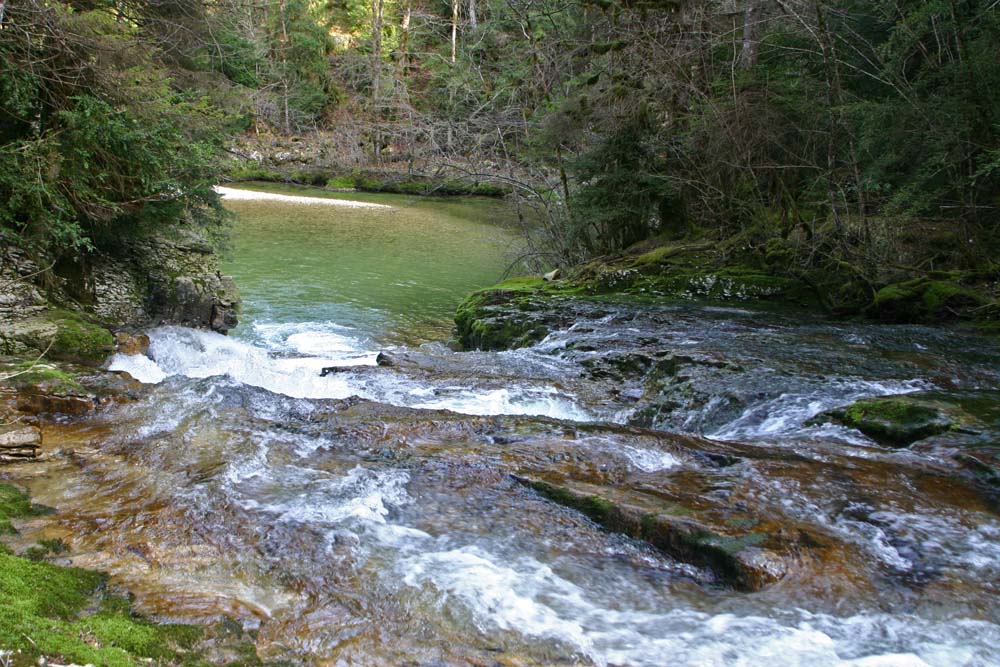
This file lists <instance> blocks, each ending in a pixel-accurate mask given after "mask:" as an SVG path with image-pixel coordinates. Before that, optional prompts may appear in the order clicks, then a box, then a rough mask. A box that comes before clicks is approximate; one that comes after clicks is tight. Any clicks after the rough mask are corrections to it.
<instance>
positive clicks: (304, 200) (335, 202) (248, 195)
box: [215, 185, 392, 210]
mask: <svg viewBox="0 0 1000 667" xmlns="http://www.w3.org/2000/svg"><path fill="white" fill-rule="evenodd" d="M215 191H216V192H217V193H219V194H220V195H221V196H222V198H223V199H228V200H230V201H260V200H266V201H278V202H283V203H285V204H313V205H320V206H340V207H343V208H380V209H384V210H392V206H386V205H385V204H372V203H370V202H363V201H353V200H349V199H331V198H327V197H302V196H299V195H279V194H276V193H273V192H259V191H257V190H240V189H237V188H227V187H223V186H221V185H217V186H215Z"/></svg>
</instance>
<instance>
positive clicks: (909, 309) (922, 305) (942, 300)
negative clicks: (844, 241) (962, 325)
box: [872, 278, 986, 322]
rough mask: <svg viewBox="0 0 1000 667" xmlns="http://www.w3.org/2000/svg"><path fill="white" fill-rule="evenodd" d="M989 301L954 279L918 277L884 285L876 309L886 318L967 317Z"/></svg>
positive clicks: (888, 319) (877, 296) (919, 319)
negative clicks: (973, 310)
mask: <svg viewBox="0 0 1000 667" xmlns="http://www.w3.org/2000/svg"><path fill="white" fill-rule="evenodd" d="M985 303H986V298H985V297H984V296H983V295H982V294H980V293H979V292H977V291H975V290H973V289H971V288H968V287H964V286H962V285H960V284H959V283H957V282H955V281H953V280H932V279H929V278H918V279H916V280H911V281H907V282H903V283H895V284H892V285H887V286H885V287H883V288H882V289H880V290H879V291H878V293H876V295H875V300H874V302H873V304H872V309H873V311H874V314H875V315H876V317H878V318H879V319H881V320H885V321H890V322H928V321H942V320H953V319H958V318H961V317H965V316H967V315H968V314H969V312H970V311H971V310H972V309H974V308H978V307H980V306H982V305H983V304H985Z"/></svg>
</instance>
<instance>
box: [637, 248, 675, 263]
mask: <svg viewBox="0 0 1000 667" xmlns="http://www.w3.org/2000/svg"><path fill="white" fill-rule="evenodd" d="M674 251H675V248H674V247H672V246H660V247H659V248H654V249H652V250H650V251H649V252H646V253H643V254H641V255H639V256H638V257H636V258H635V264H636V266H649V265H651V264H658V263H660V262H661V261H662V260H663V258H664V257H666V256H667V255H668V254H670V253H671V252H674Z"/></svg>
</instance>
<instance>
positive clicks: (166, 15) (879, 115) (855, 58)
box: [0, 0, 1000, 316]
mask: <svg viewBox="0 0 1000 667" xmlns="http://www.w3.org/2000/svg"><path fill="white" fill-rule="evenodd" d="M0 7H2V8H3V10H2V11H3V13H2V14H0V17H2V19H0V230H2V233H3V235H4V241H5V243H7V244H15V245H19V246H21V247H23V248H25V249H27V250H28V251H30V252H31V253H34V254H35V255H37V256H39V257H45V258H51V259H55V258H57V257H59V256H74V255H77V254H79V253H85V252H87V251H88V250H90V249H92V248H94V247H100V246H102V245H108V244H112V243H113V242H114V239H116V238H118V237H120V236H121V235H122V234H130V233H137V232H138V231H139V230H142V229H147V228H150V227H156V226H161V225H167V224H177V223H184V224H190V223H201V224H207V225H213V224H215V223H218V222H219V221H220V220H221V218H222V216H221V213H220V209H219V207H218V202H217V200H216V198H215V196H214V194H213V193H212V191H211V186H212V185H213V184H214V183H216V182H217V181H218V179H219V178H220V176H221V174H222V171H223V170H224V169H226V168H227V166H226V165H227V164H228V165H230V167H231V164H232V160H231V157H232V156H231V155H230V154H229V153H227V148H231V147H232V146H233V140H234V138H238V137H240V136H241V135H248V134H249V135H254V136H258V137H260V136H265V137H267V136H292V135H294V136H296V137H299V138H300V140H301V141H306V142H308V141H310V137H312V136H317V135H319V134H322V135H323V136H324V137H326V139H325V140H326V141H328V142H332V145H334V146H336V151H335V154H334V155H330V156H328V158H327V159H328V162H329V164H328V165H326V166H330V167H332V168H334V169H335V170H336V169H337V168H342V169H349V168H356V167H358V166H361V167H364V168H368V169H381V170H385V171H395V172H399V171H414V170H416V171H424V172H429V171H435V172H436V173H445V172H442V170H446V173H447V174H448V175H449V177H451V178H462V177H465V178H469V179H472V180H475V181H477V182H480V181H489V182H496V183H501V184H504V185H505V186H507V187H510V188H511V189H512V191H513V193H514V194H515V196H514V198H515V199H516V200H517V203H518V206H519V208H520V209H521V210H522V211H524V210H526V209H527V207H529V206H530V207H532V208H533V209H534V211H535V215H533V216H531V220H533V221H534V222H533V225H534V226H533V228H532V229H533V232H532V234H533V235H532V245H531V247H532V249H533V251H534V256H535V259H536V260H537V261H538V265H539V266H543V265H544V266H552V265H559V264H561V265H567V264H576V263H579V262H582V261H585V260H587V259H590V258H593V257H599V256H605V255H608V254H613V253H616V252H620V251H622V250H624V249H626V248H628V247H630V246H633V245H634V244H636V243H639V242H643V241H646V240H648V239H650V238H655V239H658V242H662V243H665V244H667V243H669V244H674V245H683V244H685V243H692V242H705V241H712V242H714V243H716V247H717V248H718V249H720V252H721V253H722V256H723V260H724V261H728V262H742V263H750V264H753V265H755V266H757V267H759V268H762V269H764V270H768V271H773V272H775V273H778V274H782V275H787V276H793V277H798V278H801V279H803V280H805V281H807V282H810V283H811V284H815V285H817V286H819V287H820V288H821V289H822V291H823V294H824V300H825V302H826V303H827V305H828V306H830V307H831V308H834V309H845V310H851V309H859V308H863V307H865V306H866V305H867V304H869V303H871V301H872V300H873V299H874V298H875V296H876V295H877V294H878V292H879V290H881V289H883V288H885V287H886V286H887V285H891V284H900V283H902V284H904V285H905V284H908V283H907V281H911V283H909V284H912V281H914V280H917V281H920V280H926V279H927V278H926V277H927V276H932V277H935V278H936V279H938V278H940V277H941V276H944V277H946V278H947V279H948V280H949V281H950V282H949V285H951V287H949V288H947V289H950V290H953V291H954V294H950V296H955V295H958V296H960V297H961V299H959V301H961V302H962V303H960V304H959V305H962V306H963V307H964V308H965V309H966V310H967V311H969V312H975V313H977V314H980V315H982V314H985V316H991V315H990V314H991V313H993V314H995V313H996V307H995V306H990V305H989V301H990V300H991V299H994V298H995V293H993V292H994V291H995V285H996V279H997V272H998V270H1000V266H998V260H997V258H998V256H1000V254H998V249H1000V57H998V55H997V54H998V53H1000V3H998V2H996V0H706V1H704V2H696V1H694V0H649V1H642V0H637V1H634V2H633V1H631V0H628V1H625V2H620V1H618V0H582V1H579V2H575V1H571V0H451V1H450V2H449V1H447V0H326V1H322V0H312V1H310V0H249V1H243V0H152V1H149V0H73V1H71V2H62V1H59V0H8V2H7V3H6V5H5V6H4V5H0ZM226 157H228V158H230V159H229V160H228V161H226V160H224V159H223V158H226ZM970 288H975V291H967V290H969V289H970ZM946 296H949V295H946ZM956 303H958V302H956Z"/></svg>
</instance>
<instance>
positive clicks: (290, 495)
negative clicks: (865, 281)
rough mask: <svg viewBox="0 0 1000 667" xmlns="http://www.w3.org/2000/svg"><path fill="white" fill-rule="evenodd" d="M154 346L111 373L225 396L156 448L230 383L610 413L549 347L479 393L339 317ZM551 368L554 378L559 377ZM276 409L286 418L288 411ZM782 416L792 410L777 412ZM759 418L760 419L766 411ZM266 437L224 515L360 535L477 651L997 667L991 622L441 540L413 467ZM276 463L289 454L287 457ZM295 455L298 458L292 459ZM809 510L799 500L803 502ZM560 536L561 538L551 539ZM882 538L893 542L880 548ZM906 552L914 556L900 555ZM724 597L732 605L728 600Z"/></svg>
mask: <svg viewBox="0 0 1000 667" xmlns="http://www.w3.org/2000/svg"><path fill="white" fill-rule="evenodd" d="M151 339H152V345H151V347H150V349H149V354H148V356H143V355H133V356H125V355H118V356H116V357H115V358H114V360H113V362H112V368H114V369H116V370H123V371H127V372H129V373H130V374H132V375H133V376H134V377H136V378H137V379H139V380H141V381H143V382H147V383H160V382H163V381H165V380H166V379H167V378H171V377H173V378H190V379H203V378H214V380H211V381H212V382H214V383H215V384H214V385H212V386H213V387H214V388H213V389H210V390H209V392H208V393H207V394H205V395H203V396H200V397H198V396H188V398H186V399H183V401H188V403H187V404H185V405H181V404H179V405H177V406H176V408H175V409H174V410H173V411H172V410H170V409H164V410H162V411H161V412H160V414H159V417H158V419H157V423H156V424H150V425H149V428H148V429H147V430H146V431H145V435H146V436H155V435H156V434H157V433H168V432H171V431H174V430H176V429H177V428H178V425H179V424H180V423H181V421H182V420H183V419H185V417H184V416H183V415H185V414H187V411H189V410H191V409H193V408H194V406H195V405H202V404H205V403H206V402H207V403H209V404H210V403H211V402H212V401H213V400H214V399H212V398H211V394H212V393H213V392H226V391H231V389H229V387H232V386H240V385H245V386H250V387H257V388H261V389H265V390H267V391H269V392H274V394H275V395H278V396H285V397H291V398H297V399H324V398H345V397H348V396H359V397H363V398H367V399H369V400H373V401H377V402H381V403H386V404H390V405H397V406H403V407H411V408H422V409H444V410H450V411H453V412H457V413H462V414H469V415H503V414H511V415H514V414H519V415H536V416H545V417H551V418H556V419H562V420H570V421H577V422H586V421H590V420H594V419H597V418H598V412H595V411H594V410H593V409H590V408H588V407H586V406H584V405H583V403H582V401H581V399H580V398H579V397H578V396H576V395H574V393H573V392H571V391H567V390H565V389H560V388H558V385H560V384H564V382H563V381H561V380H560V378H561V377H562V374H563V373H565V372H566V368H565V364H564V362H563V361H560V360H559V358H558V355H557V356H556V357H555V358H553V357H552V355H551V354H550V351H551V349H552V347H553V344H552V340H549V341H547V342H546V343H544V344H543V345H541V346H539V349H535V350H522V351H518V352H509V353H501V354H488V355H487V354H483V353H471V354H470V356H469V359H470V360H472V359H475V358H477V357H485V358H488V359H489V363H491V364H495V365H497V366H498V367H499V368H503V367H505V366H507V367H512V366H516V365H517V364H518V363H525V360H526V359H527V360H528V361H529V362H531V364H530V365H531V366H532V367H534V368H536V369H537V368H539V367H541V366H542V365H546V364H547V366H546V368H548V371H539V376H538V377H522V378H520V379H518V378H515V377H512V376H501V377H500V378H499V379H497V380H496V381H494V382H469V381H468V379H467V378H465V377H463V376H461V375H451V376H449V375H447V374H445V375H444V376H443V378H442V377H441V376H434V375H432V374H428V373H426V372H420V371H419V370H415V369H413V368H405V367H404V368H402V369H401V368H381V367H376V366H375V358H376V355H377V354H378V352H379V351H381V349H380V348H379V347H377V346H375V345H373V344H372V343H371V342H370V341H369V340H368V339H367V338H366V337H365V336H364V335H363V334H360V333H359V332H357V331H355V330H352V329H348V328H345V327H341V326H338V325H336V324H334V323H329V322H323V323H257V324H256V325H255V326H254V328H253V332H252V335H251V336H250V340H240V339H235V338H228V337H225V336H220V335H218V334H213V333H206V332H200V331H193V330H189V329H182V328H176V327H165V328H161V329H157V330H155V331H153V332H152V333H151ZM556 347H558V346H556ZM391 352H405V351H402V350H391ZM430 354H431V356H434V355H437V356H440V357H442V358H444V357H448V358H451V357H453V356H455V355H454V354H453V353H450V352H448V351H447V350H444V348H441V347H440V346H438V347H434V348H432V350H431V353H430ZM328 366H339V367H345V368H347V370H345V371H343V372H337V373H332V374H329V375H327V376H326V377H320V375H319V373H320V370H321V369H322V368H324V367H328ZM546 373H550V374H551V375H552V377H549V378H548V379H545V375H546ZM921 386H923V384H922V383H921V382H919V381H912V382H910V381H900V382H884V381H879V382H875V381H857V382H850V381H847V380H845V381H843V386H840V385H837V384H836V383H834V384H831V385H830V390H829V391H827V392H826V393H822V392H820V393H818V394H816V395H805V396H801V397H794V396H789V395H787V394H781V395H780V396H779V398H778V399H776V400H774V401H772V402H770V403H767V404H762V405H757V406H755V407H753V408H751V409H748V410H747V411H745V412H744V414H742V415H740V416H739V417H738V418H736V419H735V420H734V421H732V422H731V423H730V424H728V425H727V426H725V427H723V428H721V429H719V430H718V431H717V432H716V433H715V434H714V435H715V437H720V438H727V437H744V438H746V437H751V438H752V437H767V436H773V435H775V434H779V435H780V434H781V432H782V429H784V432H785V433H786V434H788V433H791V434H795V433H799V432H801V431H802V430H803V429H804V428H805V427H804V426H803V423H804V422H805V420H806V419H808V417H810V416H812V415H814V414H816V413H817V412H820V411H821V410H823V409H826V408H827V407H828V406H830V405H832V404H843V403H845V402H849V401H850V400H853V398H855V397H857V396H861V395H877V394H883V393H893V392H898V391H907V390H913V389H916V388H919V387H921ZM220 395H221V394H220ZM267 400H268V401H271V399H267ZM183 401H182V402H183ZM269 405H271V406H272V407H271V408H269V410H271V409H273V410H276V411H277V413H276V414H277V416H276V417H275V418H276V419H277V420H278V421H280V419H281V416H280V410H281V407H280V402H277V403H275V402H274V401H271V403H269ZM768 406H771V407H770V408H769V407H768ZM774 406H779V407H780V406H787V407H784V408H781V411H780V412H779V411H778V410H776V409H775V408H774ZM758 413H761V416H759V417H758V416H755V415H757V414H758ZM206 419H208V417H206ZM253 440H254V441H255V442H256V445H255V446H254V447H253V448H252V451H249V452H248V453H247V454H246V455H242V456H240V455H236V454H234V453H232V452H230V453H229V454H227V456H230V457H231V459H232V460H231V461H230V463H229V464H228V466H227V469H226V472H225V475H224V476H223V477H222V479H221V482H220V484H221V486H220V487H219V488H218V489H217V490H216V491H215V492H216V493H219V494H222V497H223V498H225V502H226V503H234V504H235V505H236V506H239V507H241V508H242V511H243V512H246V513H247V514H248V516H250V517H252V518H251V520H252V521H254V522H259V523H260V524H262V525H267V524H274V525H277V526H286V527H288V528H289V529H294V528H295V527H296V526H299V527H301V528H303V529H306V528H308V530H310V531H319V532H320V533H321V534H324V535H326V540H327V547H325V548H327V549H332V548H334V545H336V544H340V543H342V542H343V540H344V539H345V537H344V536H345V535H350V536H352V537H351V539H352V540H354V542H352V543H353V544H354V545H355V546H354V547H353V549H354V551H355V552H356V554H358V556H357V557H359V558H361V559H362V560H363V561H364V562H370V563H373V564H378V572H379V574H378V577H379V586H380V587H382V588H383V589H384V590H385V591H387V593H383V594H389V595H393V596H399V597H400V598H404V599H415V600H417V601H419V605H420V606H421V607H422V608H429V609H437V610H439V612H440V614H442V618H443V619H444V620H442V621H441V622H443V623H445V624H446V625H453V626H456V627H458V628H464V630H461V631H462V632H465V633H473V636H479V637H480V639H479V640H476V641H484V642H494V641H497V639H496V637H507V638H508V639H506V640H504V643H505V645H507V646H518V645H525V646H529V647H532V646H534V647H536V649H533V650H540V649H537V647H540V646H541V647H545V646H548V647H550V648H549V649H545V650H543V653H549V654H550V655H552V656H553V660H554V663H555V662H558V663H559V664H576V661H583V662H584V663H592V664H596V665H609V666H610V665H622V666H626V665H632V666H636V667H660V666H663V665H678V666H685V665H690V666H713V667H714V666H716V665H717V666H719V667H722V666H727V667H728V666H730V665H745V666H747V667H750V666H753V667H758V666H767V667H771V666H773V665H783V666H786V665H787V666H795V665H801V666H802V667H806V666H808V667H849V666H850V667H918V666H920V667H923V666H927V665H932V666H941V667H945V666H947V667H951V666H957V665H968V666H970V667H972V666H974V667H980V666H982V667H986V666H987V665H991V664H1000V626H998V625H996V624H994V623H990V622H985V621H982V620H962V619H961V618H947V617H942V618H934V617H932V616H926V615H918V614H913V613H907V612H906V611H904V610H892V609H888V610H882V611H879V610H875V609H873V610H870V611H865V612H859V613H851V614H847V615H837V614H834V613H830V612H829V611H822V612H817V611H807V610H806V609H804V608H797V607H794V606H793V607H789V608H783V607H781V606H775V600H776V598H774V597H773V596H766V595H765V596H763V597H762V598H761V600H760V602H755V601H754V596H747V597H744V598H742V599H740V600H737V599H729V600H728V601H727V598H726V597H719V596H718V594H717V593H716V594H712V595H709V597H708V598H703V600H702V602H700V603H693V600H682V599H680V598H678V599H672V598H671V597H670V596H669V595H661V594H659V593H657V592H656V591H655V588H653V589H651V588H650V580H649V577H650V575H651V573H653V572H657V571H662V572H669V571H671V570H672V569H675V568H678V567H680V568H681V569H680V570H678V571H679V572H680V571H683V569H684V566H679V565H677V564H671V563H669V562H663V561H659V560H656V559H651V558H652V557H651V556H650V555H649V554H646V553H645V552H643V551H642V550H641V549H640V550H639V551H638V552H637V551H636V549H635V547H634V546H632V545H630V544H628V543H626V542H625V541H623V540H618V539H608V538H607V537H601V536H600V535H601V533H600V532H599V531H597V532H595V533H594V534H593V535H590V536H589V537H587V540H588V541H598V542H600V541H603V542H604V546H602V547H600V550H601V551H603V555H602V558H603V559H608V558H610V559H611V560H603V561H595V560H594V558H595V556H594V555H593V554H592V555H590V556H588V557H587V559H585V561H584V562H589V563H596V562H601V563H602V565H601V567H602V569H603V571H602V572H601V574H600V576H599V577H593V576H591V574H590V573H591V572H592V570H589V569H588V566H583V567H582V568H581V566H580V564H579V563H577V562H576V559H578V558H579V555H574V550H576V549H581V547H579V546H573V542H574V540H573V539H570V540H568V541H567V542H566V544H565V546H564V547H558V548H557V547H554V546H546V547H544V548H542V547H541V546H540V545H531V544H530V543H527V542H519V541H518V540H517V539H513V540H512V539H509V538H508V531H510V532H509V534H510V535H512V536H516V535H517V532H518V530H519V529H518V528H517V524H516V522H515V523H509V524H508V523H501V524H500V526H502V527H501V528H500V529H499V531H497V530H490V529H487V528H486V527H485V526H480V527H476V526H473V525H466V524H464V523H462V524H458V525H456V524H452V523H444V524H441V525H438V524H436V523H435V522H436V521H438V519H436V518H435V519H434V520H433V521H431V524H433V525H435V529H433V530H432V529H430V527H429V524H428V518H427V517H426V516H422V515H421V512H420V505H421V503H422V502H427V499H426V498H423V499H422V498H421V496H420V495H414V492H412V491H411V490H410V489H411V487H412V486H413V484H414V480H413V478H412V473H411V472H408V471H407V470H403V469H397V468H393V467H388V468H385V467H381V468H372V467H369V466H367V465H364V464H353V465H351V466H348V467H343V468H338V469H333V470H331V469H328V468H324V469H320V468H316V467H313V465H312V463H311V461H312V457H314V456H315V453H316V452H317V451H320V450H321V449H323V448H324V447H329V446H330V443H329V442H328V441H327V440H325V439H323V438H320V439H318V440H309V439H305V438H294V437H293V438H291V439H289V436H285V435H279V434H278V433H277V432H272V431H256V432H255V434H254V436H253ZM862 440H863V439H862ZM579 446H580V447H586V448H587V450H588V451H602V450H603V449H604V448H607V452H608V454H607V455H608V456H609V457H615V456H618V457H620V458H621V460H622V461H623V462H625V464H626V465H628V466H631V468H632V469H633V470H636V471H637V472H640V473H645V474H656V473H659V472H663V471H669V470H673V469H682V468H683V467H684V466H685V465H687V463H686V462H685V461H684V460H682V459H680V458H678V457H677V456H674V455H671V454H668V453H665V452H660V451H653V450H650V449H643V448H641V447H635V446H632V445H625V446H622V445H621V443H620V442H617V441H615V440H602V439H601V437H591V438H583V439H581V440H580V442H579ZM279 451H287V452H289V453H288V454H285V455H282V456H284V457H285V458H280V457H279V455H278V452H279ZM289 456H290V457H291V458H288V457H289ZM281 460H284V461H285V462H284V463H279V461H281ZM762 484H764V486H762V488H766V484H765V483H764V482H762ZM775 492H776V493H784V494H789V492H790V489H788V488H787V487H781V488H776V489H775ZM794 498H795V495H794V493H791V494H790V495H789V500H790V501H792V500H793V499H794ZM803 511H805V512H808V513H811V514H810V515H811V516H817V517H818V516H819V515H821V514H822V512H823V510H822V509H820V508H818V507H813V508H811V509H810V508H806V509H804V510H803ZM503 521H504V522H506V521H508V519H506V518H505V519H503ZM941 521H943V523H942V524H941V525H940V526H933V525H932V526H929V527H925V528H923V529H918V528H917V526H918V525H922V524H919V522H918V521H917V520H916V518H914V520H913V523H912V526H913V529H914V530H917V531H918V533H919V531H920V530H926V532H924V533H919V535H918V539H923V540H929V541H934V540H937V539H939V538H940V536H944V535H949V534H950V535H951V538H950V539H955V538H956V535H960V534H961V531H960V530H959V529H958V528H956V526H955V525H953V524H952V523H950V520H948V519H941ZM904 523H905V521H904ZM925 523H926V522H925ZM870 529H871V527H870V526H868V525H867V524H866V525H864V526H861V527H858V526H853V525H850V524H849V523H841V524H836V525H834V524H832V523H831V530H838V531H842V532H843V533H844V534H845V535H847V538H848V539H851V540H856V541H858V542H859V543H862V542H864V541H865V540H868V539H871V540H875V542H873V544H874V546H873V549H875V551H873V553H874V554H878V553H880V552H879V551H878V549H881V550H882V551H883V552H884V551H885V550H886V549H890V550H892V549H893V547H892V546H891V545H889V544H888V543H887V542H885V538H884V536H883V537H882V538H879V537H878V536H874V535H868V534H867V533H865V532H864V531H867V530H870ZM577 530H579V529H577ZM852 531H853V532H852ZM956 531H958V532H957V533H956ZM522 537H523V536H522ZM550 539H555V540H557V541H558V540H559V539H560V538H559V537H558V534H554V535H553V536H552V537H551V538H550ZM563 539H566V538H563ZM879 539H882V540H883V541H882V543H877V540H879ZM998 539H1000V526H998V525H997V523H996V522H991V523H988V524H985V525H984V526H983V528H982V531H981V532H980V533H978V534H977V537H976V539H971V538H970V539H969V540H964V541H962V543H961V545H960V547H961V549H962V551H961V552H960V554H959V555H960V556H961V557H962V558H965V559H966V560H965V562H966V565H965V567H968V566H969V565H970V564H975V567H977V568H979V569H980V572H981V576H996V575H997V574H998V570H997V567H996V565H995V563H996V560H995V559H997V558H998V557H1000V552H998V547H997V542H998ZM894 553H895V552H894ZM947 556H948V557H949V558H955V557H956V556H955V555H954V554H950V553H949V554H947ZM894 557H895V558H903V556H899V555H898V554H897V556H894ZM616 559H617V560H618V561H619V562H618V563H617V564H616V563H615V561H616ZM637 559H638V561H639V562H642V561H643V559H647V561H648V566H647V567H648V568H649V571H648V572H643V571H642V568H639V569H636V568H635V566H634V565H629V563H634V562H637ZM890 564H893V565H894V566H896V565H899V563H895V562H894V563H890ZM713 597H715V598H717V599H715V600H714V601H713V600H712V598H713ZM695 599H697V598H695ZM779 599H780V596H779ZM274 613H280V609H279V610H275V612H274ZM512 638H516V639H512ZM566 661H569V662H566ZM554 663H553V664H554Z"/></svg>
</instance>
